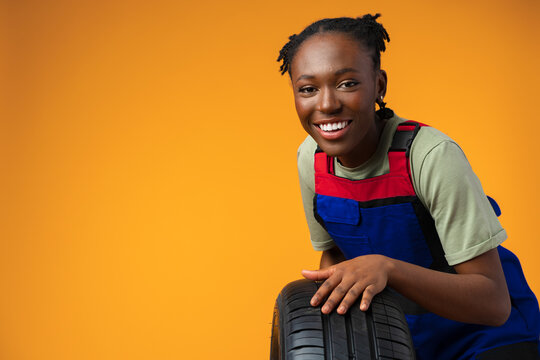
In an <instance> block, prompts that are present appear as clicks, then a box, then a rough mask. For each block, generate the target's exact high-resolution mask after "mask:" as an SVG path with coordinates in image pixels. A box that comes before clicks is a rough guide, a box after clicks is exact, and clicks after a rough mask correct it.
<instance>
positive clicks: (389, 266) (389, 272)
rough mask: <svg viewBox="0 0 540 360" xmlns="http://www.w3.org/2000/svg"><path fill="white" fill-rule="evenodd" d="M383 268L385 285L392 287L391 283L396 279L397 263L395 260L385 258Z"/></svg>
mask: <svg viewBox="0 0 540 360" xmlns="http://www.w3.org/2000/svg"><path fill="white" fill-rule="evenodd" d="M385 260H386V261H385V268H386V276H387V285H388V286H393V282H394V280H395V278H396V272H397V261H396V260H395V259H392V258H389V257H387V256H385Z"/></svg>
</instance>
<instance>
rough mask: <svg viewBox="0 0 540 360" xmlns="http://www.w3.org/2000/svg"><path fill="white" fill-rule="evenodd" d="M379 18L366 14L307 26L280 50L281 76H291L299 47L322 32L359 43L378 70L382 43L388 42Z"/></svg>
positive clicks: (290, 37)
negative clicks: (349, 37) (341, 36)
mask: <svg viewBox="0 0 540 360" xmlns="http://www.w3.org/2000/svg"><path fill="white" fill-rule="evenodd" d="M379 16H381V14H376V15H370V14H367V15H364V16H362V17H358V18H356V19H354V18H349V17H340V18H331V19H322V20H319V21H316V22H314V23H313V24H311V25H309V26H308V27H307V28H305V29H304V30H303V31H302V32H301V33H300V34H298V35H296V34H293V35H291V36H289V42H288V43H286V44H285V45H284V46H283V48H282V49H281V50H280V52H279V57H278V59H277V61H278V62H279V61H283V63H282V64H281V67H280V68H279V70H280V71H281V75H283V74H285V73H286V72H288V73H289V76H291V63H292V60H293V58H294V55H295V54H296V52H297V51H298V48H299V47H300V45H301V44H302V43H303V42H304V41H305V40H306V39H308V38H309V37H311V36H312V35H315V34H317V33H324V32H340V33H345V34H348V35H350V36H352V37H353V38H354V39H356V40H358V41H359V42H361V43H362V44H363V45H364V46H366V47H367V48H368V49H369V50H370V51H371V52H372V55H371V56H372V59H373V65H374V66H375V69H379V67H380V66H381V51H385V50H386V45H385V43H384V41H385V40H386V41H387V42H388V41H390V37H389V36H388V33H387V32H386V29H385V28H384V27H383V26H382V25H381V24H379V23H378V22H377V18H378V17H379Z"/></svg>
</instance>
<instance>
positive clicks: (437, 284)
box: [291, 33, 511, 326]
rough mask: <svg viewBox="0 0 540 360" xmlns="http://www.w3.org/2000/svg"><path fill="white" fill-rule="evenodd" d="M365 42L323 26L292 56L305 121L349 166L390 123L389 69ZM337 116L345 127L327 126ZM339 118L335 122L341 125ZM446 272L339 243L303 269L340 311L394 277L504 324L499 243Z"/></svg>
mask: <svg viewBox="0 0 540 360" xmlns="http://www.w3.org/2000/svg"><path fill="white" fill-rule="evenodd" d="M370 55H371V54H370V52H369V50H368V49H366V48H365V47H364V46H363V44H361V43H359V42H357V41H356V40H355V39H353V38H351V37H349V36H348V35H346V34H342V33H322V34H316V35H313V36H312V37H310V38H308V39H307V40H305V41H304V43H303V44H302V45H301V46H300V48H299V50H298V52H297V53H296V55H295V57H294V59H293V61H292V63H291V80H292V85H293V89H294V99H295V106H296V110H297V113H298V116H299V118H300V122H301V124H302V126H303V127H304V129H305V130H306V131H307V132H308V134H310V135H311V136H312V137H313V138H314V139H315V141H316V142H317V143H318V145H319V146H320V147H321V149H322V150H324V151H325V152H326V153H327V154H328V155H330V156H334V157H337V158H338V160H339V161H340V162H341V163H342V164H343V165H344V166H347V167H355V166H358V165H361V164H363V163H364V162H366V161H367V160H368V159H369V158H370V157H371V155H373V153H374V152H375V150H376V149H377V145H378V141H379V136H380V133H381V131H382V128H383V127H384V123H383V122H381V121H378V120H377V118H376V115H375V103H376V102H378V101H382V98H381V96H384V95H385V93H386V84H387V76H386V73H385V72H384V71H383V70H380V69H375V67H374V65H373V62H372V59H371V56H370ZM332 124H337V126H338V129H337V130H333V131H328V130H329V129H327V130H326V131H325V130H323V128H324V127H325V126H331V125H332ZM334 126H336V125H334ZM454 268H455V270H456V272H457V274H447V273H442V272H438V271H434V270H430V269H427V268H423V267H420V266H417V265H413V264H409V263H406V262H403V261H399V260H395V259H391V258H389V257H386V256H383V255H364V256H359V257H356V258H354V259H351V260H345V257H344V256H343V254H342V253H341V251H340V250H339V249H338V248H337V247H334V248H332V249H330V250H326V251H324V252H323V254H322V256H321V266H320V270H315V271H310V270H303V271H302V275H303V276H304V277H306V278H307V279H311V280H324V283H323V284H322V285H321V287H320V288H319V290H318V291H317V293H316V294H315V295H314V296H313V298H312V300H311V304H312V305H313V306H319V305H322V308H321V311H322V312H323V313H325V314H328V313H330V312H331V311H333V310H334V309H337V310H336V311H337V312H338V313H339V314H345V313H346V312H347V310H348V309H349V308H350V307H351V306H352V305H353V304H354V303H355V301H356V300H357V299H358V298H359V297H361V303H360V309H361V310H363V311H365V310H367V309H368V307H369V305H370V303H371V300H372V299H373V296H374V295H376V294H377V293H379V292H381V291H382V290H383V289H384V288H385V287H386V286H387V285H388V286H391V287H392V288H394V289H395V290H397V291H398V292H400V293H401V294H403V295H404V296H406V297H408V298H409V299H411V300H413V301H414V302H416V303H418V304H419V305H420V306H422V307H424V308H425V309H427V310H429V311H431V312H433V313H435V314H438V315H440V316H443V317H445V318H448V319H452V320H457V321H462V322H468V323H475V324H483V325H491V326H498V325H502V324H503V323H504V322H505V321H506V319H507V318H508V316H509V315H510V309H511V306H510V297H509V294H508V289H507V286H506V280H505V277H504V273H503V271H502V266H501V263H500V260H499V256H498V252H497V250H496V249H493V250H490V251H487V252H486V253H484V254H482V255H479V256H477V257H475V258H473V259H471V260H469V261H466V262H463V263H461V264H457V265H455V266H454Z"/></svg>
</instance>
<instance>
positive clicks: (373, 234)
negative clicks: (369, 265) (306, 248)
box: [315, 195, 433, 267]
mask: <svg viewBox="0 0 540 360" xmlns="http://www.w3.org/2000/svg"><path fill="white" fill-rule="evenodd" d="M315 212H316V216H317V217H318V218H319V221H321V222H322V224H323V226H324V227H325V228H326V230H327V232H328V234H329V235H330V236H331V237H332V239H333V240H334V242H335V243H336V245H337V246H338V247H339V248H340V249H341V251H342V252H343V254H344V255H345V257H346V258H347V259H352V258H354V257H357V256H361V255H367V254H380V255H385V256H388V257H391V258H394V259H398V260H402V261H406V262H409V263H413V264H417V265H420V266H424V267H429V266H430V264H431V263H432V261H433V259H432V257H431V253H430V251H429V248H428V246H427V243H426V240H425V238H424V235H423V232H422V230H421V228H420V224H419V223H418V219H417V217H416V214H415V211H414V209H413V206H412V204H411V203H409V202H407V203H402V204H391V205H385V206H373V207H361V206H360V204H359V203H358V202H357V201H355V200H351V199H344V198H338V197H332V196H325V195H316V198H315Z"/></svg>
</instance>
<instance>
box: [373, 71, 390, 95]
mask: <svg viewBox="0 0 540 360" xmlns="http://www.w3.org/2000/svg"><path fill="white" fill-rule="evenodd" d="M376 81H377V83H376V86H377V99H380V98H381V96H382V97H383V98H384V96H385V95H386V86H387V85H388V77H387V76H386V71H384V70H382V69H379V70H378V71H377V80H376Z"/></svg>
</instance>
